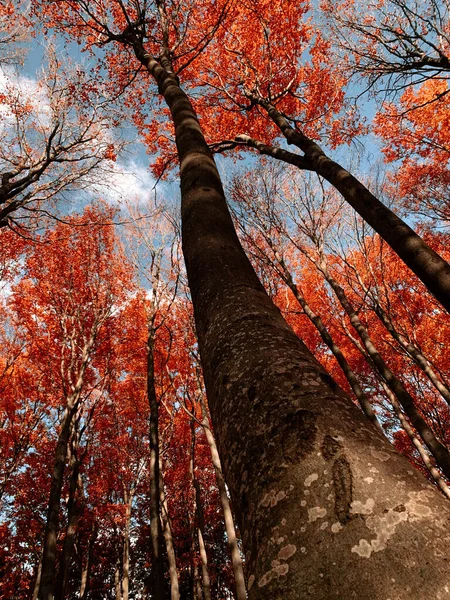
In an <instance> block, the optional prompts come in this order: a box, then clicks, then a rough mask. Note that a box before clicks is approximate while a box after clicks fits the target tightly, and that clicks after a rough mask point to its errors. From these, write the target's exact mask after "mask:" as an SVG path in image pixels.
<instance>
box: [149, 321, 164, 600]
mask: <svg viewBox="0 0 450 600" xmlns="http://www.w3.org/2000/svg"><path fill="white" fill-rule="evenodd" d="M154 347H155V331H154V328H153V324H152V322H151V319H150V320H149V325H148V339H147V397H148V402H149V406H150V542H151V556H152V596H153V597H154V598H155V600H164V598H165V588H166V580H165V577H164V563H163V559H162V548H163V533H162V529H161V519H160V512H161V511H160V505H159V502H160V489H159V485H160V473H159V426H158V422H159V419H158V410H159V407H158V400H157V398H156V389H155V366H154V356H153V353H154Z"/></svg>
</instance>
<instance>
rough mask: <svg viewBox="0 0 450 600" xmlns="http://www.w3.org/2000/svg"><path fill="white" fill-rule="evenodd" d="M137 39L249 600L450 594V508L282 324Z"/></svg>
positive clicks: (217, 185)
mask: <svg viewBox="0 0 450 600" xmlns="http://www.w3.org/2000/svg"><path fill="white" fill-rule="evenodd" d="M134 44H135V50H136V54H137V57H138V59H139V60H141V62H142V64H143V65H144V66H145V67H146V68H147V69H148V70H149V72H150V73H151V74H152V75H153V76H154V77H155V79H156V81H157V82H158V86H159V90H160V92H161V94H162V95H163V96H164V99H165V101H166V102H167V105H168V107H169V109H170V111H171V115H172V119H173V122H174V126H175V137H176V142H177V148H178V155H179V160H180V176H181V197H182V223H183V252H184V257H185V261H186V268H187V273H188V277H189V284H190V290H191V293H192V300H193V305H194V311H195V320H196V329H197V334H198V340H199V348H200V354H201V358H202V364H203V369H204V375H205V384H206V390H207V394H208V399H209V404H210V409H211V416H212V420H213V425H214V431H215V432H216V436H217V445H218V448H219V452H220V455H221V456H222V457H223V468H224V474H225V477H226V481H227V483H228V485H229V489H230V492H231V497H232V500H233V505H234V507H235V510H236V513H237V518H238V523H239V528H240V530H241V531H242V533H243V545H244V550H245V552H246V564H247V568H248V573H249V584H248V588H249V600H263V599H264V600H266V599H267V598H270V599H271V600H303V599H308V600H310V599H311V598H314V600H325V599H326V600H329V598H330V597H335V598H352V597H354V598H358V599H359V600H386V598H387V597H388V595H389V597H390V598H395V599H396V600H410V598H417V599H418V600H419V599H420V600H425V599H427V600H429V599H430V598H441V599H444V598H448V597H449V592H448V591H447V590H448V562H447V557H448V555H449V554H450V535H449V533H448V531H449V530H450V528H449V525H450V506H449V505H448V504H447V501H446V499H445V498H443V497H442V495H440V494H438V493H437V491H436V490H435V489H434V488H433V487H432V486H431V485H429V484H427V483H426V481H425V480H424V478H423V476H421V475H420V474H419V473H415V472H414V471H413V470H412V469H411V467H410V465H409V463H408V462H407V460H406V459H405V458H404V457H402V456H400V455H399V454H398V453H397V452H395V451H394V450H393V449H392V447H391V446H390V445H389V443H388V442H387V440H385V439H383V438H382V436H381V435H380V434H379V433H378V432H376V431H375V430H374V428H372V427H370V426H368V424H367V419H366V417H365V416H364V415H363V414H362V413H361V411H360V410H359V409H358V408H357V407H356V406H354V404H353V403H352V401H351V400H350V399H349V398H348V396H346V395H345V394H344V393H343V392H342V391H341V390H340V388H339V387H338V386H337V385H336V384H335V382H334V381H333V380H332V378H331V377H330V376H329V375H328V374H327V373H326V372H325V371H324V370H323V368H322V367H321V366H320V365H319V363H318V362H317V361H316V360H315V359H314V357H313V356H312V355H311V353H310V352H309V351H308V350H307V348H306V346H305V345H304V344H303V343H302V342H301V341H300V340H299V339H298V337H297V336H296V335H295V333H294V332H293V331H292V329H291V328H290V327H289V326H288V325H287V323H286V322H285V321H284V319H283V318H282V316H281V314H280V311H279V310H278V309H277V308H276V307H275V306H274V304H273V303H272V301H271V300H270V298H269V297H268V296H267V294H266V292H265V291H264V288H263V286H262V285H261V283H260V282H259V281H258V278H257V276H256V274H255V272H254V270H253V268H252V267H251V264H250V262H249V260H248V259H247V257H246V256H245V253H244V251H243V250H242V247H241V245H240V243H239V241H238V238H237V235H236V232H235V230H234V228H233V223H232V220H231V217H230V214H229V212H228V209H227V206H226V201H225V197H224V193H223V189H222V185H221V182H220V177H219V174H218V171H217V169H216V166H215V164H214V161H213V158H212V156H211V154H210V152H209V149H208V146H207V144H206V142H205V140H204V137H203V135H202V132H201V128H200V125H199V122H198V120H197V117H196V115H195V112H194V110H193V108H192V106H191V104H190V102H189V100H188V98H187V96H186V95H185V94H184V92H183V91H182V90H181V89H180V87H179V85H178V81H177V79H176V78H175V77H173V76H172V75H170V73H168V72H167V71H165V70H164V69H163V68H162V67H161V65H160V64H159V63H158V62H157V61H156V60H154V59H153V58H152V57H151V56H150V55H148V54H146V53H145V51H144V50H143V48H142V47H141V46H140V44H139V42H138V40H134ZM400 483H401V485H400ZM425 563H426V564H427V568H426V569H421V568H414V569H411V565H420V564H425ZM343 574H344V575H345V576H343Z"/></svg>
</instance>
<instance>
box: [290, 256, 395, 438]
mask: <svg viewBox="0 0 450 600" xmlns="http://www.w3.org/2000/svg"><path fill="white" fill-rule="evenodd" d="M278 262H279V264H280V267H281V270H282V274H283V278H284V280H285V282H286V284H287V286H288V287H289V289H290V290H291V292H292V293H293V294H294V297H295V299H296V300H297V302H298V303H299V304H300V306H301V307H302V309H303V312H304V313H305V315H306V316H307V317H308V319H309V320H310V321H311V323H312V324H313V325H314V327H315V328H316V329H317V331H318V332H319V334H320V337H321V338H322V340H323V341H324V342H325V344H326V345H327V346H328V348H329V349H330V350H331V352H332V354H333V356H334V357H335V359H336V361H337V363H338V364H339V366H340V367H341V369H342V372H343V373H344V375H345V378H346V379H347V381H348V383H349V385H350V387H351V389H352V390H353V393H354V394H355V396H356V399H357V400H358V402H359V405H360V406H361V408H362V411H363V413H364V414H365V415H366V417H367V418H368V419H369V421H371V423H373V425H375V427H376V428H377V429H378V431H379V432H380V433H382V434H383V435H384V432H383V429H382V427H381V425H380V423H379V421H378V419H377V416H376V414H375V412H374V410H373V407H372V404H371V403H370V401H369V399H368V398H367V396H366V395H365V393H364V392H363V390H362V388H361V386H360V385H359V381H358V378H357V377H356V375H355V373H354V371H353V369H352V368H351V367H350V365H349V364H348V362H347V359H346V358H345V356H344V355H343V354H342V351H341V349H340V348H339V346H338V345H337V344H336V343H335V342H334V340H333V338H332V337H331V335H330V333H329V331H328V330H327V328H326V327H325V325H324V323H323V321H322V319H321V318H320V316H318V315H316V314H315V313H314V311H313V310H312V309H311V307H310V306H309V304H308V303H307V301H306V299H305V297H304V296H303V295H302V294H301V293H300V290H299V289H298V286H297V285H296V283H295V282H294V280H293V278H292V275H291V273H290V271H289V269H288V268H287V267H286V263H285V262H284V260H283V259H282V258H281V257H280V258H278Z"/></svg>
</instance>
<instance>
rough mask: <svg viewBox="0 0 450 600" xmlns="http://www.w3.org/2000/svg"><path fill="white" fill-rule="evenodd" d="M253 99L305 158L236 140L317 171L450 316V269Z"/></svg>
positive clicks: (349, 178)
mask: <svg viewBox="0 0 450 600" xmlns="http://www.w3.org/2000/svg"><path fill="white" fill-rule="evenodd" d="M249 97H250V98H251V99H252V101H254V102H255V103H256V104H259V105H260V106H262V107H263V108H264V109H265V110H266V111H267V114H268V115H269V117H270V118H271V119H272V121H273V122H274V123H275V124H276V125H277V127H278V128H279V129H280V131H281V132H282V133H283V135H284V136H285V138H286V140H287V141H288V143H289V144H293V145H294V146H297V148H299V149H300V150H302V151H303V152H304V156H296V155H295V154H293V153H289V152H287V151H284V152H280V151H277V150H276V149H275V148H272V147H271V146H267V145H265V144H261V143H260V142H258V140H254V139H253V138H251V137H250V136H247V135H239V136H237V138H236V140H237V141H238V142H243V143H245V144H246V145H248V146H250V147H252V148H254V149H255V150H258V151H259V152H261V153H262V154H267V155H271V156H273V157H274V158H277V159H278V160H282V161H283V162H286V163H289V164H292V165H295V166H297V167H299V168H300V169H302V170H303V169H306V170H310V171H314V172H315V173H317V174H318V175H320V176H321V177H323V178H324V179H326V181H328V182H329V183H331V185H332V186H334V187H335V188H336V189H337V190H338V192H340V193H341V194H342V196H343V198H344V199H345V200H346V201H347V202H348V203H349V204H350V206H351V207H352V208H354V209H355V210H356V212H357V213H358V214H359V215H360V216H361V217H362V218H363V219H364V220H365V221H366V223H368V224H369V225H370V226H371V227H372V228H373V229H374V230H375V231H376V232H377V233H378V234H379V235H380V236H381V237H382V238H383V239H384V240H385V241H386V242H387V243H388V244H389V246H390V247H391V248H392V249H393V250H394V252H396V253H397V254H398V256H399V257H400V258H401V259H402V260H403V262H404V263H405V264H406V265H407V266H408V267H409V268H410V269H411V270H412V271H413V272H414V273H415V274H416V275H417V277H419V279H420V280H421V281H422V282H423V283H424V285H425V286H426V287H427V288H428V289H429V290H430V292H431V293H432V294H433V295H434V296H435V297H436V298H437V300H438V301H439V302H440V303H441V304H442V306H443V307H444V308H445V309H446V310H447V311H448V312H450V265H449V264H448V263H447V262H446V261H445V260H444V259H443V258H442V257H441V256H439V254H437V253H436V252H435V251H434V250H433V249H432V248H430V247H429V246H428V244H426V243H425V241H424V240H423V239H422V238H421V237H420V236H419V235H417V233H416V232H415V231H414V230H413V229H411V227H410V226H409V225H408V224H407V223H405V221H403V219H401V218H400V217H398V216H397V215H396V214H395V213H394V212H393V211H392V210H391V209H390V208H388V207H387V206H386V205H385V204H383V203H382V202H380V200H378V198H376V197H375V196H374V195H373V194H372V193H371V192H370V191H369V190H368V189H367V188H366V187H365V186H364V185H363V184H362V183H361V182H360V181H358V179H356V177H354V176H353V175H352V174H351V173H349V172H348V171H347V170H346V169H344V168H343V167H341V165H339V164H338V163H337V162H335V161H334V160H332V159H331V158H329V157H328V156H327V155H326V154H325V152H324V151H323V150H322V148H321V147H320V146H319V145H318V144H317V143H316V142H314V141H313V140H311V139H310V138H308V137H307V136H306V135H304V134H303V133H302V132H301V131H299V130H297V129H294V128H293V127H291V125H290V124H289V122H288V121H287V119H286V118H285V117H284V116H283V115H282V114H281V113H280V112H279V111H278V110H277V109H276V108H275V107H274V106H273V105H271V104H270V103H269V102H267V101H265V100H263V99H261V98H259V97H257V96H254V95H252V94H249Z"/></svg>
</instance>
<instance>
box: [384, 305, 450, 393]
mask: <svg viewBox="0 0 450 600" xmlns="http://www.w3.org/2000/svg"><path fill="white" fill-rule="evenodd" d="M373 300H374V299H373ZM374 310H375V313H376V314H377V316H378V317H379V318H380V320H381V322H382V323H383V325H384V326H385V327H386V329H387V330H388V331H389V333H390V334H391V335H392V337H393V338H394V340H396V341H397V342H398V343H399V344H400V346H401V347H402V348H403V349H404V350H405V352H407V353H408V354H409V356H410V357H411V358H412V359H413V360H414V362H415V363H416V365H418V366H419V367H420V368H421V369H422V371H423V372H424V373H425V375H426V376H427V377H428V379H429V380H430V381H431V383H432V384H433V386H434V387H435V388H436V389H437V391H438V392H439V393H440V394H441V396H442V397H443V398H444V400H445V401H446V402H447V404H450V390H449V388H448V386H447V385H446V384H445V383H443V382H442V381H441V380H440V379H439V377H438V375H437V373H436V372H435V371H434V369H433V368H432V366H431V365H430V363H429V362H428V360H427V359H426V357H425V356H424V355H423V354H422V352H420V350H419V349H418V348H417V347H416V346H415V345H414V344H412V343H411V342H410V341H408V340H407V339H406V337H405V336H404V335H402V334H401V333H400V332H399V331H398V330H397V329H396V328H395V326H394V324H393V323H392V321H391V319H390V318H389V317H388V315H387V313H386V312H385V311H384V310H383V308H382V307H381V306H380V304H379V303H378V302H375V308H374Z"/></svg>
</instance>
